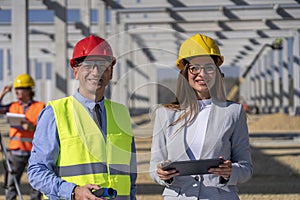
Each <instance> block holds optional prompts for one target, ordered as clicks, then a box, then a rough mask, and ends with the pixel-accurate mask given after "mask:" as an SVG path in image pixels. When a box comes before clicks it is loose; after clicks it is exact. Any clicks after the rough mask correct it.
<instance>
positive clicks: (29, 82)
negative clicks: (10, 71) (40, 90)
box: [13, 74, 35, 88]
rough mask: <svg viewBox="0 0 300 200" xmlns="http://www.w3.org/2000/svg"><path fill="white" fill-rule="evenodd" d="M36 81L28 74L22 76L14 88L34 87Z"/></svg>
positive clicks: (18, 77) (18, 78)
mask: <svg viewBox="0 0 300 200" xmlns="http://www.w3.org/2000/svg"><path fill="white" fill-rule="evenodd" d="M34 85H35V84H34V80H33V79H32V78H31V76H29V75H28V74H20V75H19V76H17V78H16V79H15V81H14V84H13V87H14V88H27V87H34Z"/></svg>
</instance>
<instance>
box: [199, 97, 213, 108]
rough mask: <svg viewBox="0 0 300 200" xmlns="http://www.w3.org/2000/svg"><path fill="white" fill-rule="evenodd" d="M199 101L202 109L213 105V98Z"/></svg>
mask: <svg viewBox="0 0 300 200" xmlns="http://www.w3.org/2000/svg"><path fill="white" fill-rule="evenodd" d="M198 102H199V106H200V108H201V109H203V108H206V107H208V106H210V105H211V99H203V100H199V101H198Z"/></svg>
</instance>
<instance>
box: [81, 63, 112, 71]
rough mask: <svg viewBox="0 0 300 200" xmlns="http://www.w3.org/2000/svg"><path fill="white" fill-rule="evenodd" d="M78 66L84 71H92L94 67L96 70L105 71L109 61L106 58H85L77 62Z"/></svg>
mask: <svg viewBox="0 0 300 200" xmlns="http://www.w3.org/2000/svg"><path fill="white" fill-rule="evenodd" d="M78 66H79V67H81V68H82V69H83V70H86V71H92V70H94V69H95V68H97V70H98V71H105V70H107V69H108V68H109V67H110V66H111V63H110V62H108V61H106V60H85V61H83V62H81V63H80V64H78Z"/></svg>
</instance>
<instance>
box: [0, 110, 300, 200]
mask: <svg viewBox="0 0 300 200" xmlns="http://www.w3.org/2000/svg"><path fill="white" fill-rule="evenodd" d="M148 121H150V122H149V123H147V122H148ZM133 124H134V125H133V127H134V133H135V138H136V146H137V159H138V170H139V174H138V180H137V199H138V200H162V197H161V193H162V190H163V188H162V187H161V186H160V185H158V184H156V183H154V182H153V181H152V180H151V179H150V178H149V176H148V168H149V158H150V145H151V134H152V124H151V120H150V119H149V117H148V116H144V117H142V118H133ZM248 126H249V130H250V142H251V147H252V158H253V163H254V175H253V177H252V179H251V180H250V181H248V182H246V183H244V184H240V185H239V186H238V188H239V194H240V198H241V200H258V199H259V200H267V199H268V200H269V199H272V200H299V199H300V117H292V116H288V115H283V114H274V115H259V116H257V115H253V116H251V115H249V116H248ZM7 130H8V126H7V124H6V123H5V121H4V120H3V119H2V120H1V119H0V131H1V133H2V135H3V136H5V134H4V133H7ZM3 138H4V140H5V142H6V143H7V141H8V138H7V137H3ZM1 159H2V158H1ZM0 185H1V186H3V164H1V165H0ZM20 187H21V190H22V193H23V199H24V200H29V195H28V194H29V193H28V189H29V186H28V183H27V176H26V175H24V176H23V177H22V181H21V185H20ZM1 199H5V196H4V189H2V187H1V189H0V200H1Z"/></svg>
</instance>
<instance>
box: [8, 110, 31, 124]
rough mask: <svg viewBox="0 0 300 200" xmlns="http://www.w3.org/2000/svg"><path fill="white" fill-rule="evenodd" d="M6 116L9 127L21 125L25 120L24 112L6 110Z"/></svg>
mask: <svg viewBox="0 0 300 200" xmlns="http://www.w3.org/2000/svg"><path fill="white" fill-rule="evenodd" d="M6 118H7V120H8V123H9V125H10V126H11V127H21V126H22V123H24V122H27V120H26V117H25V115H24V114H17V113H11V112H7V113H6Z"/></svg>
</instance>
